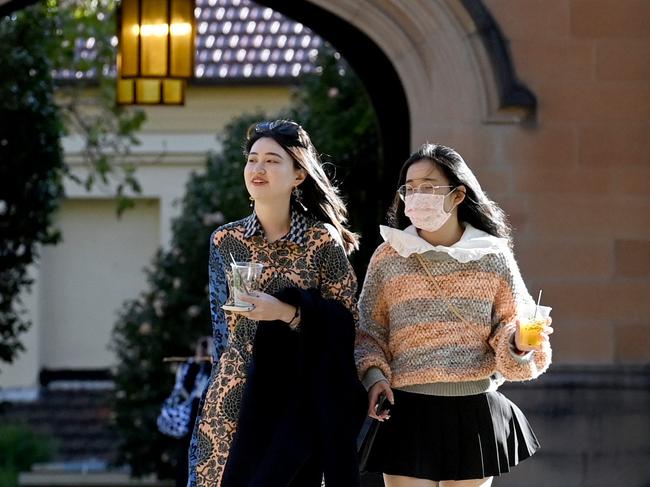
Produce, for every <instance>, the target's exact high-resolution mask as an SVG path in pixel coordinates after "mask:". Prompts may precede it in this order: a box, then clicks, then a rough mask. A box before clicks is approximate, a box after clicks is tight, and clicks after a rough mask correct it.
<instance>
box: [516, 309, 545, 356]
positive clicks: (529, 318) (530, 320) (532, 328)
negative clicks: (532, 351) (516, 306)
mask: <svg viewBox="0 0 650 487" xmlns="http://www.w3.org/2000/svg"><path fill="white" fill-rule="evenodd" d="M551 309H553V308H551V307H550V306H536V305H535V304H529V305H525V306H523V308H522V310H521V316H520V318H519V336H520V338H521V342H522V344H523V345H526V346H528V347H539V346H540V345H541V344H542V331H543V330H544V327H545V326H546V319H547V318H548V317H549V316H550V315H551Z"/></svg>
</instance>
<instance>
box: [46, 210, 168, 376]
mask: <svg viewBox="0 0 650 487" xmlns="http://www.w3.org/2000/svg"><path fill="white" fill-rule="evenodd" d="M58 225H59V227H60V228H61V230H62V232H63V235H64V241H63V242H62V243H60V244H59V245H57V246H54V247H45V248H44V249H43V254H42V264H41V268H40V279H39V283H38V284H39V288H40V290H39V291H40V296H41V300H40V311H41V312H40V315H41V320H40V338H41V347H40V348H41V351H40V359H41V360H40V362H41V366H42V367H46V368H55V369H60V368H103V367H109V366H111V365H113V356H112V353H110V352H109V351H108V350H107V345H108V343H109V340H110V335H111V330H112V328H113V325H114V323H115V320H116V316H117V315H116V310H118V309H120V307H121V305H122V303H123V302H124V301H125V300H126V299H128V298H132V297H134V296H137V295H138V293H139V292H140V291H141V290H142V289H143V288H144V286H145V276H144V274H143V272H142V269H143V268H144V267H145V266H146V265H148V264H149V262H150V260H151V257H152V254H153V251H154V250H155V249H156V248H157V246H158V242H159V239H160V236H159V234H160V217H159V205H158V202H157V201H155V200H141V201H138V202H137V203H136V206H135V208H133V209H132V210H130V211H128V212H126V213H125V214H124V215H123V216H122V217H121V218H120V219H119V220H118V219H117V216H116V214H115V205H114V203H113V202H112V201H111V200H68V201H66V202H64V203H63V205H62V208H61V211H60V214H59V218H58Z"/></svg>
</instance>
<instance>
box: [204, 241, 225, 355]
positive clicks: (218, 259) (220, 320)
mask: <svg viewBox="0 0 650 487" xmlns="http://www.w3.org/2000/svg"><path fill="white" fill-rule="evenodd" d="M218 234H219V230H215V231H214V232H213V233H212V236H211V237H210V254H209V261H208V291H209V295H210V315H211V318H212V337H213V341H214V350H213V363H214V364H216V363H217V362H218V361H219V358H220V357H221V354H222V353H223V352H224V350H225V348H226V346H227V343H228V326H227V324H226V317H225V313H224V311H223V309H221V306H222V305H223V304H224V303H225V302H226V300H227V299H228V283H227V280H226V272H225V267H224V260H223V258H222V256H221V252H219V248H218V247H217V241H218Z"/></svg>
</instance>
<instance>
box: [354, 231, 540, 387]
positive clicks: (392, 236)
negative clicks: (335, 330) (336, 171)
mask: <svg viewBox="0 0 650 487" xmlns="http://www.w3.org/2000/svg"><path fill="white" fill-rule="evenodd" d="M388 230H389V231H390V232H388V231H387V230H386V228H385V227H383V228H382V234H384V236H385V238H386V236H387V235H388V240H389V241H390V242H384V243H383V244H381V245H380V246H379V247H378V248H377V250H376V251H375V253H374V255H373V256H372V259H371V261H370V264H369V267H368V271H367V274H366V280H365V283H364V286H363V290H362V292H361V296H360V299H359V315H360V316H359V318H360V319H359V324H358V329H357V343H356V350H355V358H356V362H357V368H358V371H359V375H360V377H361V379H362V380H363V381H364V384H366V387H370V386H371V385H372V384H373V383H375V382H376V381H377V380H381V379H383V378H386V379H387V380H388V381H389V382H390V384H391V386H392V387H394V388H398V389H404V390H409V391H413V392H421V393H426V394H434V395H451V396H453V395H468V394H478V393H481V392H485V391H488V390H496V388H497V387H498V386H499V385H500V384H501V383H502V382H503V380H504V379H506V380H527V379H532V378H535V377H537V376H539V375H540V374H542V373H543V372H544V371H545V370H546V369H547V368H548V366H549V364H550V362H551V349H550V346H548V345H545V347H544V348H543V349H542V350H541V351H536V352H530V353H528V354H526V355H524V356H518V355H516V354H515V353H514V347H513V339H514V331H515V320H516V317H517V316H518V308H519V306H520V304H521V303H524V302H531V301H532V298H531V297H530V295H529V293H528V291H527V289H526V286H525V284H524V282H523V280H522V278H521V275H520V273H519V269H518V266H517V264H516V262H515V259H514V257H513V255H512V253H511V251H510V249H509V248H508V247H507V245H506V244H505V243H504V242H503V240H502V239H496V238H495V237H492V236H490V235H488V234H486V233H485V232H482V231H480V230H477V229H475V228H473V227H471V226H470V225H467V227H466V229H465V231H464V234H463V237H462V238H461V241H460V242H459V243H458V245H454V246H451V247H432V246H431V245H430V244H428V243H427V242H426V241H424V240H423V239H421V238H420V237H418V236H417V233H416V232H415V230H414V228H413V227H409V229H407V230H406V231H404V232H402V231H399V230H394V229H388ZM400 233H405V235H404V237H405V238H406V240H407V242H406V243H405V242H404V238H402V236H401V235H400ZM418 239H419V242H418ZM495 242H496V244H495ZM484 245H486V246H487V247H483V246H484ZM409 247H410V248H409ZM463 247H464V248H465V249H467V250H463ZM411 252H417V253H420V255H421V256H422V257H423V258H424V261H425V262H426V265H427V267H428V268H429V270H430V271H431V273H432V274H433V276H434V279H435V280H436V282H437V283H438V284H439V287H440V289H441V290H442V292H443V293H444V294H445V295H446V297H447V298H448V299H449V300H450V301H451V302H452V303H453V304H454V305H455V306H456V308H457V309H458V310H459V311H460V312H461V314H462V317H463V320H461V319H460V318H459V317H457V316H456V315H455V314H454V313H453V312H452V311H451V310H450V309H449V307H448V306H447V304H446V301H445V299H444V298H442V297H441V296H440V295H439V293H438V291H437V288H436V286H435V285H434V284H433V283H432V282H431V279H430V277H429V276H428V275H427V273H426V271H425V270H424V269H423V268H422V266H421V264H420V262H419V261H418V259H417V258H416V256H415V255H413V253H411ZM400 253H401V254H402V255H400ZM409 254H410V255H409ZM407 256H408V257H407Z"/></svg>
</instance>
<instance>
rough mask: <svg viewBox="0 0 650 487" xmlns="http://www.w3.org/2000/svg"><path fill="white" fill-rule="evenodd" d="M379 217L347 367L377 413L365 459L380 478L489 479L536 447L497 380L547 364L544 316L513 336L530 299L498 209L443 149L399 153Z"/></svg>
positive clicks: (526, 375) (416, 485)
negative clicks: (385, 405)
mask: <svg viewBox="0 0 650 487" xmlns="http://www.w3.org/2000/svg"><path fill="white" fill-rule="evenodd" d="M389 216H390V218H389V221H390V222H391V227H384V226H382V227H381V234H382V236H383V238H384V240H385V242H384V243H382V244H381V245H380V246H379V247H378V248H377V250H376V251H375V253H374V255H373V256H372V259H371V261H370V264H369V267H368V272H367V275H366V280H365V283H364V286H363V290H362V292H361V296H360V298H359V314H360V321H359V325H358V328H357V343H356V350H355V355H356V362H357V369H358V372H359V375H360V377H361V378H362V380H363V382H364V385H365V386H366V388H367V389H368V396H369V410H368V415H369V416H371V417H374V418H376V419H378V420H379V421H382V423H381V425H380V426H379V429H378V433H377V437H376V439H375V442H374V444H373V446H372V450H371V453H370V456H369V459H368V464H367V469H368V470H369V471H376V472H382V473H383V474H384V482H385V485H386V486H387V487H433V486H440V487H449V486H463V487H465V486H489V485H490V484H491V482H492V479H493V477H494V476H497V475H500V474H502V473H505V472H508V471H509V470H510V468H511V467H513V466H514V465H516V464H517V463H518V462H520V461H522V460H524V459H526V458H528V457H529V456H531V455H532V454H533V453H535V451H536V450H537V449H538V448H539V444H538V442H537V439H536V438H535V435H534V433H533V431H532V430H531V428H530V426H529V424H528V422H527V421H526V418H525V416H524V415H523V413H522V412H521V410H519V409H518V408H517V406H515V405H514V404H513V403H512V402H511V401H509V400H508V399H507V398H506V397H505V396H503V395H502V394H501V393H499V392H497V388H498V387H499V385H500V384H502V383H503V382H504V380H511V381H523V380H529V379H534V378H536V377H537V376H539V375H540V374H542V373H543V372H544V371H545V370H546V369H547V368H548V366H549V364H550V362H551V348H550V344H549V339H548V336H549V335H550V334H551V333H552V331H553V329H552V328H551V327H550V322H551V321H550V319H548V320H547V322H546V326H545V328H544V330H543V333H542V339H543V340H542V344H541V345H540V346H538V347H528V346H526V345H525V344H524V343H523V342H522V340H521V336H520V332H519V320H518V317H519V316H521V313H520V311H521V307H522V306H523V305H524V304H530V303H531V302H532V298H531V296H530V294H529V293H528V291H527V289H526V286H525V284H524V282H523V280H522V278H521V275H520V273H519V269H518V267H517V264H516V262H515V259H514V257H513V254H512V251H511V240H510V228H509V226H508V224H507V222H506V217H505V214H504V213H503V211H502V210H501V209H500V208H499V207H498V206H497V204H496V203H494V202H493V201H491V200H490V199H488V197H487V196H486V194H485V193H484V192H483V190H482V189H481V187H480V185H479V183H478V181H477V180H476V178H475V177H474V175H473V174H472V172H471V170H470V169H469V167H468V166H467V164H466V163H465V161H464V160H463V159H462V158H461V156H460V155H459V154H458V153H457V152H456V151H454V150H453V149H450V148H449V147H445V146H442V145H435V144H425V145H423V146H421V147H420V149H419V150H418V151H417V152H415V153H414V154H412V155H411V156H410V157H409V159H408V160H407V161H406V163H405V164H404V166H403V167H402V171H401V175H400V180H399V189H398V195H397V196H396V198H395V201H394V204H393V207H392V209H391V214H390V215H389ZM382 395H385V396H386V397H387V398H388V401H389V402H390V403H391V407H390V410H389V411H387V412H383V413H381V414H379V415H377V413H376V405H377V403H378V400H379V398H380V397H381V396H382Z"/></svg>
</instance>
